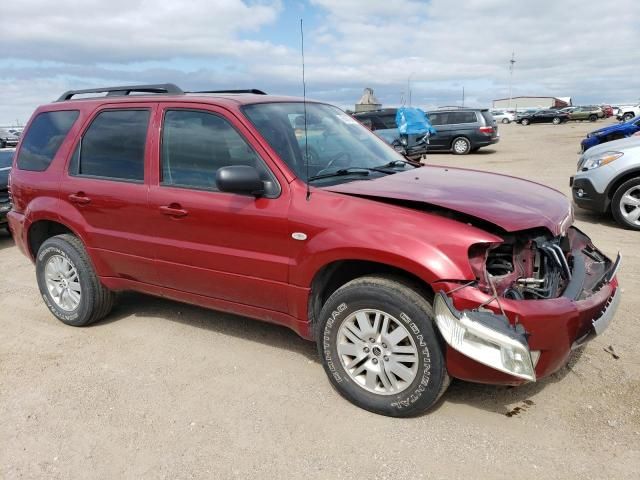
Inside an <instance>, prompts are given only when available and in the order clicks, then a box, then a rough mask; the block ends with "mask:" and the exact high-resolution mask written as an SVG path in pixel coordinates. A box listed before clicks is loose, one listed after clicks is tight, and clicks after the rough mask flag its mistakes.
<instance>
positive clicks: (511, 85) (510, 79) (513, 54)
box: [509, 52, 516, 108]
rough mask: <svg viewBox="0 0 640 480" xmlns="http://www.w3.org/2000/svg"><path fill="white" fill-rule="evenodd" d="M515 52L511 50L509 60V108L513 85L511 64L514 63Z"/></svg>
mask: <svg viewBox="0 0 640 480" xmlns="http://www.w3.org/2000/svg"><path fill="white" fill-rule="evenodd" d="M515 57H516V52H511V60H509V108H511V98H512V87H513V65H514V64H515V63H516V58H515Z"/></svg>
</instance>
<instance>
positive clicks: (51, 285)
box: [36, 234, 113, 327]
mask: <svg viewBox="0 0 640 480" xmlns="http://www.w3.org/2000/svg"><path fill="white" fill-rule="evenodd" d="M36 277H37V280H38V287H39V288H40V294H41V295H42V299H43V300H44V303H45V304H46V305H47V307H48V308H49V310H50V311H51V313H53V315H54V316H55V317H56V318H57V319H58V320H60V321H62V322H64V323H66V324H67V325H71V326H74V327H82V326H85V325H89V324H90V323H93V322H95V321H98V320H100V319H101V318H102V317H104V316H105V315H107V314H108V313H109V311H111V307H112V306H113V293H112V292H111V291H109V290H108V289H106V288H105V287H104V286H103V285H102V284H101V283H100V280H99V279H98V276H97V275H96V273H95V271H94V270H93V266H92V265H91V261H90V260H89V256H88V255H87V252H86V251H85V249H84V247H83V245H82V242H81V241H80V240H79V239H78V238H77V237H75V236H73V235H69V234H64V235H57V236H55V237H52V238H49V239H48V240H46V241H45V242H44V243H43V244H42V246H41V247H40V250H38V255H37V257H36Z"/></svg>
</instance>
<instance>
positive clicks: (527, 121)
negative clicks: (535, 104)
mask: <svg viewBox="0 0 640 480" xmlns="http://www.w3.org/2000/svg"><path fill="white" fill-rule="evenodd" d="M520 123H521V124H522V125H525V126H526V125H529V123H531V122H529V119H528V118H523V119H522V121H521V122H520Z"/></svg>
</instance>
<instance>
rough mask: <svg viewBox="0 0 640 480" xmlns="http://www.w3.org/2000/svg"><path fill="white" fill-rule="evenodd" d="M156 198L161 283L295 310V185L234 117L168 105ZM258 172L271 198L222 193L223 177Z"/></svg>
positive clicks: (162, 114) (163, 111)
mask: <svg viewBox="0 0 640 480" xmlns="http://www.w3.org/2000/svg"><path fill="white" fill-rule="evenodd" d="M157 125H158V126H160V127H161V129H160V134H159V136H160V138H159V144H160V148H159V152H158V155H157V158H156V160H155V167H154V173H155V175H156V176H157V179H156V180H154V181H152V185H151V188H150V193H149V204H150V216H151V217H152V218H153V227H152V228H153V231H154V237H155V241H156V245H155V246H154V252H155V256H156V262H157V268H158V270H157V271H158V273H159V275H160V282H161V283H162V284H163V285H164V286H165V287H169V288H172V289H175V290H180V291H185V292H189V293H192V294H197V295H203V296H207V297H213V298H217V299H221V300H226V301H230V302H235V303H242V304H245V305H251V306H256V307H261V308H266V309H270V310H276V311H279V312H287V311H288V306H287V280H288V268H289V262H290V251H289V250H290V247H291V242H290V238H289V236H288V229H287V212H288V208H289V189H288V184H287V183H286V181H284V179H283V178H279V177H278V176H277V175H276V174H275V173H274V172H277V170H276V169H275V168H273V167H274V165H273V164H271V165H269V162H270V161H271V160H267V161H265V160H264V158H267V157H266V152H264V151H262V150H261V149H260V148H261V147H260V146H259V145H257V144H256V143H255V142H252V141H251V140H250V139H251V138H252V136H251V133H250V132H249V131H248V130H247V129H246V127H244V126H243V125H242V124H241V122H239V121H238V119H237V118H235V117H234V116H233V115H231V114H229V113H228V112H226V111H224V110H221V109H218V108H216V107H214V106H202V108H200V107H198V109H185V108H183V107H181V106H180V105H175V106H173V105H171V104H165V105H163V106H161V108H160V109H159V111H158V115H157ZM230 165H250V166H253V167H255V168H256V169H258V171H259V172H260V174H261V177H262V179H263V180H264V181H265V185H266V191H267V194H266V195H265V196H263V197H260V198H255V197H254V196H251V195H240V194H233V193H224V192H220V191H218V190H217V188H216V182H215V176H216V171H217V170H218V169H220V168H222V167H225V166H230Z"/></svg>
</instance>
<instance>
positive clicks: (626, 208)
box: [620, 185, 640, 226]
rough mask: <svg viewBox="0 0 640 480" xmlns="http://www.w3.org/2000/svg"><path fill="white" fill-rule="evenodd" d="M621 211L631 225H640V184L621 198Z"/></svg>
mask: <svg viewBox="0 0 640 480" xmlns="http://www.w3.org/2000/svg"><path fill="white" fill-rule="evenodd" d="M620 213H621V214H622V216H623V217H624V219H625V220H626V221H627V222H628V223H629V225H634V226H640V186H638V185H636V186H633V187H631V188H630V189H629V190H627V191H626V192H624V194H623V195H622V197H621V198H620Z"/></svg>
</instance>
